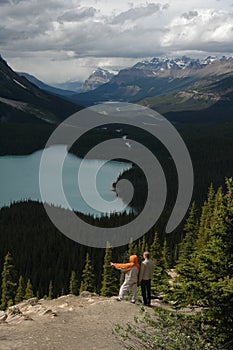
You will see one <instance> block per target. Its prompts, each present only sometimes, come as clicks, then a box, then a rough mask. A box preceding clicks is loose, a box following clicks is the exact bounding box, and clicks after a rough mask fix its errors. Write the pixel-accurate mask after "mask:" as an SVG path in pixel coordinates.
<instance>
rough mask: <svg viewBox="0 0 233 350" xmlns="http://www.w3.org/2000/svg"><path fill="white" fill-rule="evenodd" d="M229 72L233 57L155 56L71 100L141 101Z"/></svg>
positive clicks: (232, 66)
mask: <svg viewBox="0 0 233 350" xmlns="http://www.w3.org/2000/svg"><path fill="white" fill-rule="evenodd" d="M226 74H227V75H233V58H232V57H225V56H223V57H222V58H217V57H214V56H209V57H206V58H204V59H199V58H197V59H195V58H190V57H186V56H183V57H175V58H168V57H163V58H158V57H154V58H152V59H150V60H144V61H141V62H138V63H136V64H135V65H134V66H132V67H129V68H125V69H122V70H120V71H119V72H118V74H116V75H114V76H112V78H111V80H110V81H109V82H107V83H105V84H104V85H102V86H98V87H96V88H95V90H92V91H90V90H89V91H86V92H85V93H82V94H79V95H74V96H72V101H74V102H77V101H79V103H81V104H82V105H85V106H86V105H87V106H89V105H91V104H96V103H99V102H102V101H109V100H110V101H115V100H117V101H127V102H138V101H141V100H142V99H144V98H147V97H153V96H161V95H166V94H172V93H176V92H177V91H180V90H184V89H186V88H188V87H189V86H191V85H192V84H194V83H195V82H197V81H199V80H203V81H205V80H206V79H208V78H209V77H214V78H213V79H218V78H219V79H222V78H224V76H225V75H226ZM94 80H95V78H94Z"/></svg>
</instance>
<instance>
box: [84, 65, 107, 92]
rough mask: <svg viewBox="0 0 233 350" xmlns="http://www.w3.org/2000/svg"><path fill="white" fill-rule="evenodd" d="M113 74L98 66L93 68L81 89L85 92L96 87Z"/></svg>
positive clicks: (105, 81)
mask: <svg viewBox="0 0 233 350" xmlns="http://www.w3.org/2000/svg"><path fill="white" fill-rule="evenodd" d="M113 76H114V73H112V72H110V71H108V70H106V69H102V68H100V67H98V68H97V69H96V70H94V71H93V72H92V73H91V75H90V76H89V77H88V78H87V80H85V82H84V83H83V85H82V91H83V92H87V91H91V90H94V89H96V88H97V87H99V86H101V85H103V84H106V83H108V82H109V81H110V80H111V79H112V77H113Z"/></svg>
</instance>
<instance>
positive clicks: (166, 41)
mask: <svg viewBox="0 0 233 350" xmlns="http://www.w3.org/2000/svg"><path fill="white" fill-rule="evenodd" d="M167 29H168V32H167V33H166V34H165V35H164V36H163V37H162V38H161V45H162V47H167V48H169V49H170V50H182V49H184V50H191V49H193V50H207V51H210V52H211V51H214V52H216V51H219V52H221V51H223V49H224V50H225V51H227V52H233V46H232V43H233V11H224V10H221V11H216V10H211V9H204V10H203V9H198V10H197V11H196V12H195V14H194V12H193V13H189V14H185V15H184V14H183V15H182V16H180V17H177V18H175V19H173V21H172V22H171V23H170V24H169V26H168V27H167Z"/></svg>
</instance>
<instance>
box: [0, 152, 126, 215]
mask: <svg viewBox="0 0 233 350" xmlns="http://www.w3.org/2000/svg"><path fill="white" fill-rule="evenodd" d="M44 152H45V153H44V155H45V156H46V157H47V156H48V157H49V165H48V166H46V174H45V178H46V177H47V179H49V181H48V182H47V181H46V183H45V184H44V185H45V186H44V190H45V192H46V195H45V196H44V197H43V198H44V199H45V200H46V202H47V203H50V204H54V205H56V206H61V207H63V208H72V209H73V210H76V211H79V212H82V213H85V214H92V215H101V214H102V213H103V212H105V213H111V212H122V211H124V210H125V209H127V210H129V208H125V204H124V203H123V201H122V200H121V199H120V198H119V197H117V196H116V193H115V192H113V191H112V190H111V189H112V184H113V182H115V181H116V179H117V177H118V176H119V174H120V173H122V172H123V171H124V170H126V169H129V168H130V167H131V164H129V163H123V162H115V161H110V162H107V163H105V164H104V165H103V163H104V161H102V160H82V159H81V158H78V157H76V156H75V155H73V154H70V153H68V154H67V156H66V158H65V161H64V164H63V168H62V184H63V192H64V194H65V197H64V196H62V195H61V193H59V190H58V187H57V183H58V182H59V179H58V177H57V175H58V167H59V164H60V159H61V157H62V156H64V154H66V146H62V145H61V146H52V147H50V148H48V149H46V150H45V151H44ZM42 153H43V151H42V150H40V151H37V152H35V153H33V154H31V155H25V156H4V157H0V168H1V172H0V183H1V187H0V207H3V206H8V205H10V204H11V203H13V202H15V201H22V200H28V199H31V200H36V201H42V198H41V193H40V186H39V171H40V161H41V156H42ZM82 161H83V165H84V167H83V168H84V170H83V171H84V173H83V174H84V179H85V181H84V182H85V183H84V188H83V191H84V193H83V194H84V195H85V197H86V200H84V199H83V197H82V195H81V193H80V186H79V184H78V171H79V169H80V164H81V162H82ZM100 167H101V168H100ZM99 168H100V170H99V171H98V174H97V176H96V179H95V177H94V178H93V174H95V173H96V172H97V170H98V169H99ZM51 180H52V181H51ZM60 182H61V181H60ZM46 186H47V188H46ZM95 186H96V188H97V191H98V193H99V196H101V197H102V199H104V200H105V201H104V203H105V205H104V206H102V207H101V206H100V205H99V203H100V200H101V199H100V198H99V197H98V195H96V193H95ZM45 197H46V198H45ZM64 198H65V200H64ZM86 201H88V202H89V204H90V205H88V204H87V203H86ZM106 201H107V202H106ZM99 208H101V211H102V212H101V211H99V210H98V209H99ZM103 208H104V209H103Z"/></svg>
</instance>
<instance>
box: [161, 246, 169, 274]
mask: <svg viewBox="0 0 233 350" xmlns="http://www.w3.org/2000/svg"><path fill="white" fill-rule="evenodd" d="M162 259H163V267H164V269H165V270H168V268H169V263H170V253H169V249H168V244H167V240H166V239H165V240H164V243H163V249H162Z"/></svg>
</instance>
